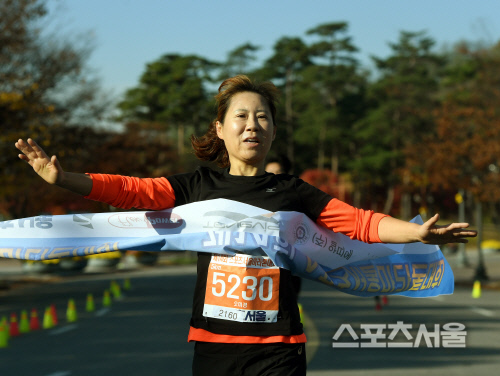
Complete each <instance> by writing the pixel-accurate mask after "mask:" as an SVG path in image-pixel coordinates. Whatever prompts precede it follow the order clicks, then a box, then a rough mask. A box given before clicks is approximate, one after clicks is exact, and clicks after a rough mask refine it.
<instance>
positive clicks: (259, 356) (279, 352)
mask: <svg viewBox="0 0 500 376" xmlns="http://www.w3.org/2000/svg"><path fill="white" fill-rule="evenodd" d="M305 374H306V346H305V343H296V344H295V343H294V344H287V343H270V344H234V343H209V342H196V344H195V346H194V358H193V376H211V375H214V376H229V375H234V376H305Z"/></svg>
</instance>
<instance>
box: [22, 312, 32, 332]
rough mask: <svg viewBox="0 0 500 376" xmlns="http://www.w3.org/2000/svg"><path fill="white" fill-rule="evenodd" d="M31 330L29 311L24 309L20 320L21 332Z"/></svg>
mask: <svg viewBox="0 0 500 376" xmlns="http://www.w3.org/2000/svg"><path fill="white" fill-rule="evenodd" d="M29 332H30V323H29V321H28V312H26V310H23V311H22V312H21V318H20V320H19V333H29Z"/></svg>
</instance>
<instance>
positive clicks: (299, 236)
mask: <svg viewBox="0 0 500 376" xmlns="http://www.w3.org/2000/svg"><path fill="white" fill-rule="evenodd" d="M294 237H295V244H305V243H306V242H307V241H308V240H309V227H307V226H306V225H305V224H304V223H301V224H300V225H298V226H297V227H295V231H294Z"/></svg>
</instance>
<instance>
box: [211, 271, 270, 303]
mask: <svg viewBox="0 0 500 376" xmlns="http://www.w3.org/2000/svg"><path fill="white" fill-rule="evenodd" d="M226 281H227V282H226ZM226 290H227V294H226ZM212 294H213V295H214V296H216V297H223V296H224V295H226V297H227V298H229V299H236V300H239V299H240V296H241V298H242V299H243V300H246V301H252V300H255V299H256V298H257V296H258V298H259V299H260V300H261V301H263V302H268V301H270V300H271V299H272V298H273V279H272V278H271V277H268V276H262V277H260V278H258V277H254V276H248V275H247V276H244V277H243V278H241V277H240V276H239V275H237V274H229V276H227V280H226V273H221V272H213V280H212Z"/></svg>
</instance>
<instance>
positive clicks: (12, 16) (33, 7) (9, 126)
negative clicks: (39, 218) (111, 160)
mask: <svg viewBox="0 0 500 376" xmlns="http://www.w3.org/2000/svg"><path fill="white" fill-rule="evenodd" d="M0 14H1V15H2V16H1V17H0V163H1V165H2V174H1V175H0V186H1V188H0V206H1V207H3V210H4V212H5V213H6V215H9V214H13V215H15V216H18V217H25V216H27V215H28V213H31V214H33V213H36V210H41V205H40V204H41V203H44V202H46V201H45V199H46V198H47V197H46V196H44V194H45V193H46V192H43V188H41V189H36V190H35V189H31V193H30V194H27V195H28V196H22V189H21V188H20V187H31V188H32V187H34V186H36V183H35V182H36V177H34V176H33V174H31V173H30V171H29V170H28V169H26V167H25V166H23V165H22V162H20V161H19V160H18V159H17V155H16V152H15V148H14V142H15V141H16V140H17V139H19V138H25V137H27V136H30V137H34V138H39V139H42V144H43V146H45V147H51V146H54V145H55V144H56V143H57V142H56V140H57V139H58V138H59V137H62V136H61V135H65V136H68V135H69V134H72V133H77V134H79V132H78V131H79V129H77V127H85V126H86V127H89V126H91V125H96V124H97V123H98V121H99V120H100V119H101V118H102V116H104V114H105V111H106V110H107V109H108V105H109V104H110V102H109V101H108V100H104V99H103V98H104V96H103V94H102V92H101V90H100V88H99V85H98V81H97V79H96V78H95V77H93V76H92V75H91V74H90V73H89V72H88V70H87V69H86V64H87V59H88V57H89V54H90V51H91V46H90V44H89V43H88V39H87V38H85V37H82V36H80V37H79V38H78V39H76V40H71V39H69V38H66V39H62V38H61V36H60V35H56V34H54V33H50V32H49V31H47V30H46V29H43V28H42V26H44V27H45V26H46V24H45V23H44V21H46V19H47V17H48V13H47V9H46V2H45V1H43V0H6V1H2V2H0ZM64 138H65V142H64V143H62V145H60V148H59V149H58V150H60V151H61V153H71V151H72V150H76V149H77V148H78V147H80V145H81V144H80V142H81V140H76V139H73V138H71V137H64ZM70 140H71V141H74V142H75V143H70ZM89 147H91V145H89ZM11 209H12V211H11ZM9 211H11V213H8V212H9Z"/></svg>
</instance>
